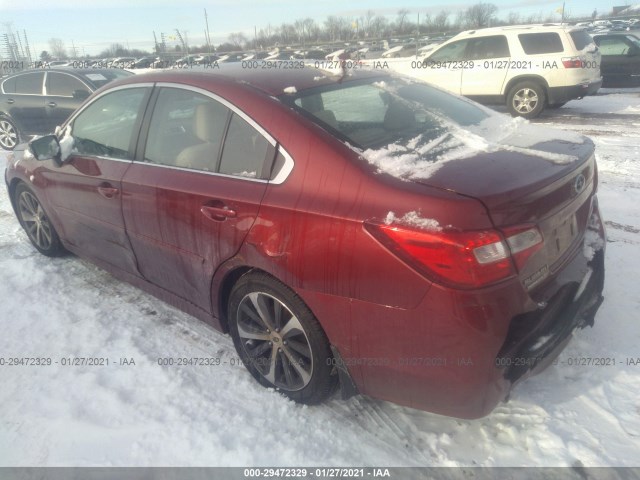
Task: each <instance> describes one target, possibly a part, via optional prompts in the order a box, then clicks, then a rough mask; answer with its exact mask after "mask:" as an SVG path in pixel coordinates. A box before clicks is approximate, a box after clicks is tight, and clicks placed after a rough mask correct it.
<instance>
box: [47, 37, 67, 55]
mask: <svg viewBox="0 0 640 480" xmlns="http://www.w3.org/2000/svg"><path fill="white" fill-rule="evenodd" d="M49 50H51V54H52V55H53V57H54V58H58V59H64V58H67V49H66V48H64V42H63V41H62V40H61V39H59V38H50V39H49Z"/></svg>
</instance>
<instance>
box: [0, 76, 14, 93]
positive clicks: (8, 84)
mask: <svg viewBox="0 0 640 480" xmlns="http://www.w3.org/2000/svg"><path fill="white" fill-rule="evenodd" d="M2 91H3V92H4V93H16V77H13V78H7V79H6V80H5V81H4V82H2Z"/></svg>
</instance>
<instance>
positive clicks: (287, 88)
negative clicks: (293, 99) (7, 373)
mask: <svg viewBox="0 0 640 480" xmlns="http://www.w3.org/2000/svg"><path fill="white" fill-rule="evenodd" d="M297 92H298V90H296V87H286V88H285V89H284V93H289V94H293V93H297Z"/></svg>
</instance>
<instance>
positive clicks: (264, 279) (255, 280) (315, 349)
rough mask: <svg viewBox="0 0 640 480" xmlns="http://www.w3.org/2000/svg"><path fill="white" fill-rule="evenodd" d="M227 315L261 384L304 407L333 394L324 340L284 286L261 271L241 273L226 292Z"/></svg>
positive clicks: (300, 303)
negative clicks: (227, 293)
mask: <svg viewBox="0 0 640 480" xmlns="http://www.w3.org/2000/svg"><path fill="white" fill-rule="evenodd" d="M228 316H229V330H230V333H231V336H232V338H233V343H234V344H235V347H236V350H237V352H238V355H239V356H240V358H241V359H242V361H243V363H244V365H245V367H247V369H248V370H249V372H251V375H253V377H254V378H255V379H256V380H257V381H258V382H259V383H260V384H261V385H263V386H265V387H271V388H276V389H277V390H279V391H280V392H281V393H283V394H285V395H286V396H288V397H289V398H291V399H292V400H294V401H296V402H299V403H304V404H307V405H313V404H317V403H321V402H323V401H324V400H325V399H327V398H328V397H329V396H330V395H331V394H332V393H333V392H334V390H335V389H336V386H337V384H338V378H337V375H335V373H334V374H332V371H333V356H332V354H331V349H330V348H329V341H328V339H327V337H326V335H325V333H324V331H323V330H322V327H321V326H320V324H319V323H318V321H317V320H316V318H315V317H314V315H313V313H311V311H310V310H309V308H308V307H307V306H306V305H305V304H304V302H303V301H302V299H300V297H298V296H297V295H296V294H295V293H294V292H293V291H291V290H290V289H289V288H287V287H286V286H284V285H283V284H282V283H280V282H278V281H277V280H275V279H274V278H272V277H270V276H268V275H266V274H264V273H249V274H246V275H244V276H243V277H241V278H240V280H239V281H238V282H237V283H236V285H235V286H234V287H233V289H232V291H231V294H230V296H229V304H228Z"/></svg>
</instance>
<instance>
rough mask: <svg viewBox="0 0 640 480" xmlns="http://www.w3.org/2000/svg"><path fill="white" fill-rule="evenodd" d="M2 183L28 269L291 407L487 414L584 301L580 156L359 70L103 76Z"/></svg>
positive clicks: (590, 171)
mask: <svg viewBox="0 0 640 480" xmlns="http://www.w3.org/2000/svg"><path fill="white" fill-rule="evenodd" d="M479 139H483V141H482V142H481V141H480V140H479ZM478 144H483V145H485V147H481V148H476V149H474V148H472V147H473V145H478ZM6 183H7V186H8V190H9V195H10V198H11V201H12V204H13V207H14V209H15V211H16V215H17V217H18V219H19V221H20V223H21V224H22V226H23V227H24V229H25V230H26V232H27V234H28V237H29V238H30V240H31V242H32V243H33V245H34V246H35V248H36V249H38V250H39V251H40V252H41V253H43V254H45V255H57V254H59V253H61V251H62V250H63V249H67V250H70V251H71V252H73V253H76V254H78V255H81V256H83V257H85V258H88V259H90V260H91V261H93V262H95V263H97V264H98V265H100V266H102V267H103V268H105V269H107V270H108V271H110V272H112V274H113V275H115V276H116V277H118V278H121V279H124V280H126V281H128V282H131V283H133V284H135V285H138V286H140V287H142V288H144V289H145V290H147V291H149V292H151V293H153V294H154V295H156V296H158V297H159V298H161V299H163V300H165V301H167V302H169V303H171V304H173V305H176V306H178V307H179V308H181V309H182V310H184V311H186V312H189V313H191V314H192V315H195V316H196V317H198V318H200V319H202V320H204V321H206V322H208V323H210V324H211V325H212V326H214V327H215V328H218V329H221V330H222V331H225V332H229V333H230V334H231V336H232V338H233V341H234V343H235V346H236V349H237V351H238V354H239V355H240V357H241V358H242V360H243V362H244V364H245V366H246V367H247V369H248V370H249V371H250V372H251V374H252V375H253V376H254V377H255V379H256V380H257V381H258V382H260V383H261V384H262V385H264V386H266V387H271V388H276V389H278V390H279V391H280V392H282V393H284V394H286V395H287V396H289V397H290V398H292V399H294V400H296V401H299V402H303V403H307V404H313V403H318V402H321V401H322V400H324V399H326V398H327V397H328V396H330V395H331V394H332V392H333V391H334V390H335V389H336V388H337V387H338V386H340V388H341V389H342V392H343V395H345V396H348V395H351V394H354V393H358V392H359V393H362V394H367V395H371V396H374V397H378V398H381V399H386V400H390V401H393V402H397V403H399V404H402V405H408V406H411V407H414V408H420V409H426V410H430V411H433V412H438V413H441V414H446V415H452V416H457V417H467V418H471V417H479V416H482V415H485V414H487V413H488V412H490V411H491V410H492V409H493V408H494V407H495V405H496V404H497V403H498V402H499V401H500V400H502V399H504V398H505V397H506V395H507V394H508V392H509V391H510V389H511V388H512V386H513V384H514V383H515V382H516V381H518V380H521V379H523V378H525V377H526V376H527V375H529V374H531V373H535V372H537V371H539V370H541V369H542V368H544V367H545V366H547V365H548V364H549V363H550V362H551V361H552V360H553V359H554V358H555V356H556V355H557V354H558V353H559V352H560V351H561V350H562V349H563V348H564V346H565V345H566V344H567V342H568V341H569V339H570V337H571V334H572V332H573V331H574V329H576V328H578V327H584V326H586V325H591V324H592V323H593V321H594V316H595V313H596V311H597V309H598V307H599V306H600V303H601V301H602V296H601V292H602V289H603V282H604V245H605V241H604V228H603V220H602V219H601V218H600V213H599V210H598V201H597V196H596V187H597V169H596V163H595V156H594V147H593V143H592V142H591V141H589V140H588V139H587V138H585V137H582V136H579V135H573V136H572V134H569V133H568V132H561V131H558V132H557V133H556V132H554V131H553V130H548V129H543V130H540V129H539V127H536V126H532V125H528V124H523V123H521V122H516V121H514V120H512V119H510V118H508V117H506V116H504V115H499V114H496V113H493V112H491V111H489V110H487V109H485V108H484V107H481V106H479V105H477V104H475V103H474V102H472V101H469V100H466V99H463V98H461V97H457V96H454V95H451V94H449V93H446V92H444V91H442V90H439V89H436V88H434V87H432V86H429V85H427V84H423V83H418V82H414V81H410V80H407V79H404V78H397V77H394V76H392V75H387V74H381V73H375V72H372V71H356V72H353V74H352V75H350V76H346V77H340V76H337V75H324V76H319V75H318V73H317V72H316V71H314V70H313V69H298V70H291V71H287V72H284V71H282V70H277V69H271V70H258V71H256V70H252V69H242V68H240V66H239V65H237V66H229V68H227V67H223V68H221V69H220V70H219V71H218V70H216V72H215V73H204V72H192V71H189V72H173V73H167V72H156V73H151V74H147V75H138V76H135V77H131V78H128V79H125V80H121V81H118V82H114V84H112V85H109V86H107V87H105V88H104V89H102V90H100V91H99V92H96V93H95V94H94V95H93V96H92V98H91V99H90V100H89V101H88V102H87V103H86V104H85V105H83V107H81V108H80V109H79V110H78V111H77V112H75V113H74V115H73V116H72V117H71V118H70V119H69V120H68V121H67V122H66V123H65V125H64V126H63V127H62V130H61V138H57V137H56V136H53V135H50V136H46V137H42V138H39V139H36V140H33V141H32V142H31V143H30V146H29V149H28V150H26V151H24V150H22V149H18V150H16V152H14V154H13V155H11V156H10V157H9V159H8V162H7V170H6Z"/></svg>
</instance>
